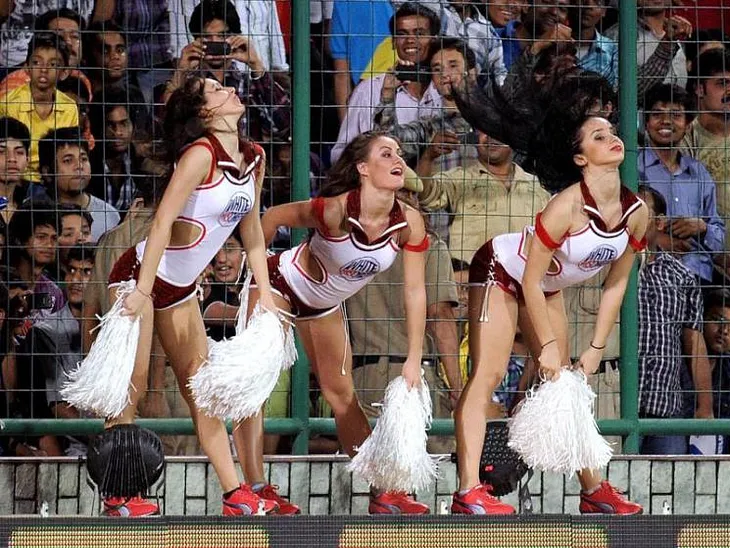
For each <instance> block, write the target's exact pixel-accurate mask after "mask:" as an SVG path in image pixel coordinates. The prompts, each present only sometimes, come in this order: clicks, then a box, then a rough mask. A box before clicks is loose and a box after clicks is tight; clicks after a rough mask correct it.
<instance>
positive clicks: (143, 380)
mask: <svg viewBox="0 0 730 548" xmlns="http://www.w3.org/2000/svg"><path fill="white" fill-rule="evenodd" d="M116 300H117V289H116V288H115V287H111V288H109V302H112V303H113V302H115V301H116ZM154 316H155V312H154V310H153V308H152V301H150V300H149V299H148V300H147V302H146V303H145V305H144V308H143V309H142V314H141V315H140V318H139V342H138V343H137V356H136V358H135V362H134V371H133V372H132V378H131V380H130V382H131V384H132V386H133V387H134V389H133V390H130V391H129V405H127V407H126V409H125V410H124V412H123V413H122V414H121V415H119V416H118V417H116V418H114V419H109V420H107V421H106V425H105V427H106V428H110V427H112V426H114V425H117V424H132V422H134V417H135V415H136V414H137V404H138V403H139V401H140V400H141V399H142V396H144V394H145V392H146V391H147V378H148V373H149V368H150V355H151V352H152V330H153V327H154Z"/></svg>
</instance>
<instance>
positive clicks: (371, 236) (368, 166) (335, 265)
mask: <svg viewBox="0 0 730 548" xmlns="http://www.w3.org/2000/svg"><path fill="white" fill-rule="evenodd" d="M405 169H406V166H405V163H404V162H403V159H402V158H401V155H400V147H399V145H398V142H397V141H395V140H394V139H393V138H391V137H388V136H387V135H386V134H383V133H378V132H368V133H364V134H362V135H359V136H358V137H356V138H355V139H354V140H353V141H352V142H351V143H350V144H349V145H348V146H347V148H346V149H345V150H344V152H343V153H342V156H341V157H340V158H339V160H338V161H337V163H336V164H335V165H334V166H332V169H331V170H330V173H329V179H328V182H327V184H326V185H325V186H324V187H323V188H322V190H321V191H320V193H319V196H318V197H317V198H315V199H313V200H308V201H305V202H296V203H291V204H286V205H280V206H276V207H273V208H271V209H269V210H268V211H267V212H266V213H265V214H264V216H263V218H262V226H263V229H264V236H265V238H266V241H267V242H270V241H271V240H272V239H273V238H274V235H275V233H276V230H277V228H278V227H280V226H286V227H290V228H309V229H311V235H310V237H309V238H308V239H307V241H305V242H304V243H301V244H299V245H298V246H296V247H294V248H293V249H290V250H288V251H285V252H283V253H281V254H278V255H275V256H272V257H270V258H269V279H270V280H271V287H272V292H273V293H274V301H275V302H276V305H277V306H278V307H279V309H281V310H283V311H285V312H287V313H289V314H290V315H291V317H292V319H293V321H295V325H296V329H297V331H298V332H299V336H300V339H301V341H302V344H303V346H304V350H305V352H306V354H307V357H308V358H309V362H310V364H311V367H312V371H313V372H314V374H315V375H316V377H317V381H318V382H319V386H320V389H321V391H322V394H323V396H324V397H325V399H326V400H327V402H328V403H329V405H330V406H331V407H332V411H333V412H334V415H335V423H336V425H337V435H338V438H339V441H340V444H341V446H342V448H343V449H344V451H345V452H347V454H348V455H350V456H353V455H354V454H355V451H356V449H357V447H358V446H360V445H361V444H362V443H363V442H364V441H365V439H367V437H368V436H369V435H370V431H371V429H370V425H369V423H368V420H367V418H366V417H365V414H364V413H363V411H362V409H361V408H360V404H359V402H358V400H357V396H356V395H355V387H354V385H353V381H352V353H351V348H350V342H349V340H348V336H347V324H346V320H345V317H344V315H343V303H344V301H345V300H346V299H347V298H349V297H350V296H352V295H354V294H355V293H357V292H358V291H359V290H360V289H362V288H363V287H364V286H365V285H367V283H368V282H369V281H370V280H371V279H372V278H373V277H374V276H375V275H376V274H378V273H379V272H382V271H384V270H386V269H388V268H389V267H390V266H391V264H392V263H393V261H394V260H395V258H396V255H397V254H398V253H400V252H401V251H402V252H403V253H404V256H403V262H404V269H405V278H404V280H403V282H404V283H403V290H404V292H405V303H406V309H405V315H406V323H407V331H408V356H407V358H406V361H405V363H404V364H403V370H402V375H403V377H405V379H406V381H407V382H408V384H409V385H410V386H411V387H412V386H414V385H418V384H420V378H421V357H422V356H421V354H422V348H423V337H424V331H425V327H426V287H425V254H424V251H426V250H427V249H428V237H427V235H426V231H425V227H424V222H423V219H422V217H421V214H420V213H419V212H418V211H417V210H416V209H414V208H413V207H411V206H409V205H407V204H406V203H404V202H403V201H401V200H400V199H398V198H397V197H396V194H397V192H398V191H399V190H400V189H401V188H403V185H404V175H405ZM254 276H255V282H254V283H253V284H252V286H251V293H250V295H251V296H250V298H249V312H250V311H252V310H253V307H254V305H255V303H256V301H257V300H258V299H259V298H260V297H261V296H262V295H263V294H264V293H263V289H264V287H263V286H261V285H260V284H258V280H259V277H258V274H257V273H254ZM233 437H234V441H235V445H236V450H237V452H238V455H239V458H240V459H241V463H242V467H243V472H244V475H245V477H246V480H247V481H248V482H249V484H250V485H251V486H252V488H253V490H254V492H256V493H257V494H259V495H260V496H261V497H263V498H265V499H266V500H271V501H274V502H276V503H277V504H278V505H279V513H286V514H296V513H299V508H297V507H296V506H295V505H294V504H292V503H290V502H289V501H287V500H286V499H284V498H283V497H281V496H280V495H279V494H278V493H277V491H276V488H275V486H271V485H268V484H266V482H265V480H264V469H263V448H262V443H263V441H262V440H263V412H262V413H259V414H258V415H256V416H255V417H252V418H250V419H247V420H245V421H243V422H242V423H241V424H239V425H237V426H236V428H235V429H234V431H233ZM369 511H370V513H372V514H426V513H428V511H429V509H428V506H426V505H425V504H422V503H420V502H417V501H415V500H414V499H413V498H411V497H410V496H408V495H407V494H405V493H401V492H377V491H376V490H373V492H372V494H371V499H370V505H369Z"/></svg>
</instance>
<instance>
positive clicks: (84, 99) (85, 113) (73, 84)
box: [0, 76, 96, 150]
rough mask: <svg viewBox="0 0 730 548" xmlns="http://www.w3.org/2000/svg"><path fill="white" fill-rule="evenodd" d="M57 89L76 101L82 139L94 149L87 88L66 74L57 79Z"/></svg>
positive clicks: (94, 143) (94, 141)
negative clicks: (61, 78) (64, 76)
mask: <svg viewBox="0 0 730 548" xmlns="http://www.w3.org/2000/svg"><path fill="white" fill-rule="evenodd" d="M57 89H58V91H60V92H63V93H65V94H66V95H68V96H69V97H70V98H71V99H73V101H74V103H76V108H77V109H78V111H79V128H81V131H82V132H83V134H84V139H86V140H87V141H88V143H89V150H94V147H95V146H96V140H95V139H94V136H93V135H92V134H91V123H90V122H89V103H90V102H91V94H90V92H89V90H88V89H87V88H86V86H84V85H83V84H82V83H81V80H79V79H78V78H76V77H75V76H68V77H66V78H65V79H63V80H61V81H59V82H58V88H57ZM0 100H1V99H0Z"/></svg>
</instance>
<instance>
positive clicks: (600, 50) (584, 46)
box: [569, 0, 618, 87]
mask: <svg viewBox="0 0 730 548" xmlns="http://www.w3.org/2000/svg"><path fill="white" fill-rule="evenodd" d="M576 4H577V5H576V6H575V7H574V8H571V10H570V12H569V21H570V27H571V29H572V30H573V38H575V39H576V40H577V46H578V62H579V64H580V66H581V67H582V68H584V69H586V70H592V71H593V72H597V73H598V74H600V75H601V76H603V77H604V78H606V80H608V81H609V82H611V85H612V86H613V87H616V86H617V85H618V44H616V42H614V41H613V40H611V39H610V38H608V37H606V36H603V35H602V34H601V33H599V32H598V31H597V30H596V27H597V26H598V24H599V23H600V22H601V19H603V16H604V15H606V7H605V4H606V0H578V2H576Z"/></svg>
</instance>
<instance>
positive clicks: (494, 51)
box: [441, 0, 507, 86]
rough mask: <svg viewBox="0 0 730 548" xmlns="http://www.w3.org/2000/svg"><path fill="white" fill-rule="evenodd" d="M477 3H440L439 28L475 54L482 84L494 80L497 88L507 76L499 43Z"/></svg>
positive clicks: (459, 1) (462, 1)
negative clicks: (467, 46) (462, 42)
mask: <svg viewBox="0 0 730 548" xmlns="http://www.w3.org/2000/svg"><path fill="white" fill-rule="evenodd" d="M480 3H481V2H475V1H471V2H466V1H464V0H448V1H447V2H442V8H441V28H442V32H443V34H444V35H446V36H453V37H455V38H461V39H462V40H464V41H466V43H467V44H468V45H469V47H470V48H471V49H472V51H474V54H475V55H476V63H477V67H478V69H479V72H480V75H482V76H483V77H484V78H483V80H484V83H485V84H486V82H488V81H491V80H494V81H496V82H497V83H498V84H499V85H500V86H501V85H502V84H503V83H504V79H505V78H506V77H507V69H506V68H505V66H504V53H503V51H502V40H501V39H500V37H499V35H498V34H497V31H496V30H494V27H492V24H491V23H490V22H489V20H488V19H487V18H486V17H485V16H484V15H483V14H482V12H481V11H479V7H478V4H480Z"/></svg>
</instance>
